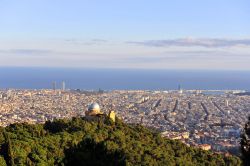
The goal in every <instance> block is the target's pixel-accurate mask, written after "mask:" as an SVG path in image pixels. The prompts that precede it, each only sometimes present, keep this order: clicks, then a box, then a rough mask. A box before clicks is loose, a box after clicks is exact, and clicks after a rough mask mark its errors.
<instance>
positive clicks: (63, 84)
mask: <svg viewBox="0 0 250 166" xmlns="http://www.w3.org/2000/svg"><path fill="white" fill-rule="evenodd" d="M65 87H66V85H65V82H64V81H63V82H62V91H65Z"/></svg>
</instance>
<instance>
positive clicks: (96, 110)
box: [86, 103, 102, 115]
mask: <svg viewBox="0 0 250 166" xmlns="http://www.w3.org/2000/svg"><path fill="white" fill-rule="evenodd" d="M86 114H87V115H97V114H102V112H101V109H100V106H99V104H97V103H92V104H90V105H89V107H88V111H87V112H86Z"/></svg>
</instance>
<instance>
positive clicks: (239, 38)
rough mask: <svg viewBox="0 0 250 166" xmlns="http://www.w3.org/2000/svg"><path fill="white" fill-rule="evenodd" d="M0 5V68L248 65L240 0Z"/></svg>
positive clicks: (249, 45)
mask: <svg viewBox="0 0 250 166" xmlns="http://www.w3.org/2000/svg"><path fill="white" fill-rule="evenodd" d="M1 3H2V4H1V7H0V17H1V20H0V24H1V27H0V57H1V62H0V66H1V67H5V66H7V67H17V66H21V67H63V68H75V67H76V68H93V67H94V68H140V69H195V70H196V69H198V70H200V69H213V70H214V69H216V70H250V67H249V61H250V55H249V53H250V23H249V21H248V20H249V16H250V13H249V10H248V9H249V6H250V3H249V2H248V1H246V0H240V1H237V2H236V1H231V0H230V1H225V0H223V1H219V2H218V1H215V0H213V1H209V2H208V1H206V2H204V1H203V2H198V1H195V0H190V1H186V2H183V1H174V2H166V1H163V0H158V1H147V2H145V1H136V2H134V1H126V2H125V1H124V2H116V1H111V0H110V1H105V2H103V1H91V2H90V1H77V0H75V1H70V2H69V1H60V2H59V1H53V2H51V1H47V0H46V1H36V2H30V1H27V0H24V1H15V0H13V1H2V2H1Z"/></svg>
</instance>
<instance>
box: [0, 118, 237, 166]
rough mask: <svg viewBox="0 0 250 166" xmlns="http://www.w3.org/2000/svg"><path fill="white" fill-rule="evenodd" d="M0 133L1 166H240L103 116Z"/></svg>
mask: <svg viewBox="0 0 250 166" xmlns="http://www.w3.org/2000/svg"><path fill="white" fill-rule="evenodd" d="M0 130H1V131H0V144H1V149H0V165H6V164H7V165H30V166H31V165H37V166H45V165H77V166H79V165H132V166H134V165H164V166H165V165H170V166H171V165H185V166H187V165H216V166H218V165H241V161H240V159H239V158H237V157H224V156H222V155H218V154H213V153H212V152H207V151H203V150H200V149H196V148H190V147H187V146H186V145H184V144H183V143H181V142H179V141H173V140H168V139H164V138H161V136H160V135H159V134H157V133H154V132H152V131H150V130H148V129H146V128H144V127H142V126H139V125H133V126H132V125H126V124H124V123H123V122H121V121H120V120H118V119H117V120H116V123H113V122H112V121H110V120H109V119H108V118H105V117H102V118H100V119H99V120H96V121H95V122H93V121H92V122H88V121H86V120H85V119H84V118H73V119H72V120H67V119H64V120H56V121H54V122H47V123H45V124H44V125H41V124H37V125H28V124H13V125H10V126H8V127H6V128H1V129H0Z"/></svg>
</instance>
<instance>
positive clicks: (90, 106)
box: [88, 103, 100, 111]
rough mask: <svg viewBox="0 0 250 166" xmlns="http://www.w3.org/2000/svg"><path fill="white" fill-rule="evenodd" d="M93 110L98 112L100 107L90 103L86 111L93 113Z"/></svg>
mask: <svg viewBox="0 0 250 166" xmlns="http://www.w3.org/2000/svg"><path fill="white" fill-rule="evenodd" d="M93 110H100V106H99V104H97V103H92V104H90V105H89V107H88V111H93Z"/></svg>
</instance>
